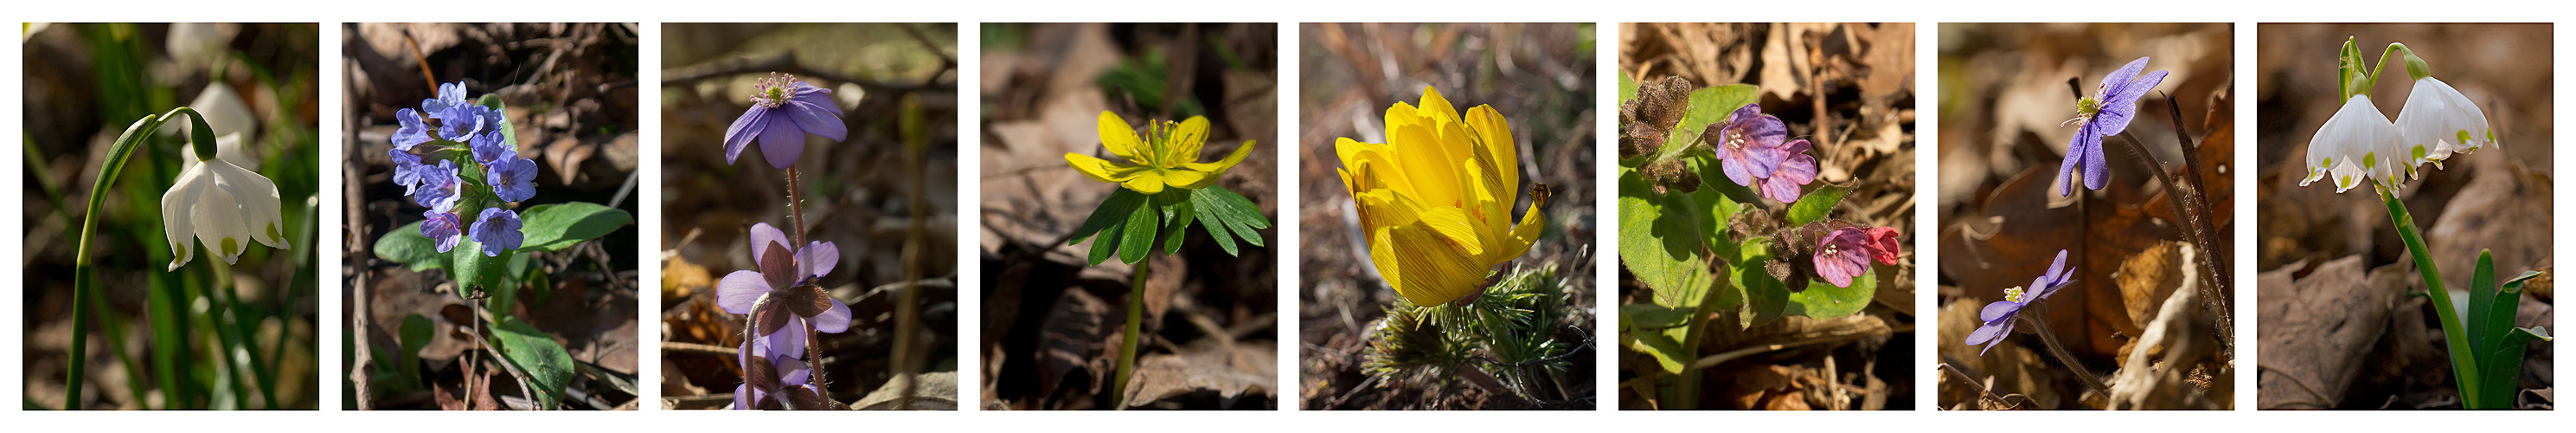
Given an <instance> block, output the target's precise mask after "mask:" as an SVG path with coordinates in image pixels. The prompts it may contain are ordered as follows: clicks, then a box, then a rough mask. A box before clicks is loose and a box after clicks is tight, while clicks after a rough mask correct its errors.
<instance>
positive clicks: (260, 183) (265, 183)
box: [161, 135, 293, 271]
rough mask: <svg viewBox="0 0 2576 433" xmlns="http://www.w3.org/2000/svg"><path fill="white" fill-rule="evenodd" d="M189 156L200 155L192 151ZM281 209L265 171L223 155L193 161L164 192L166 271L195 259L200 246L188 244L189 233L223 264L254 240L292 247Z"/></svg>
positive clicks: (281, 247) (274, 189) (162, 208)
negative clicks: (168, 261) (246, 165)
mask: <svg viewBox="0 0 2576 433" xmlns="http://www.w3.org/2000/svg"><path fill="white" fill-rule="evenodd" d="M235 137H238V135H236V136H235ZM236 147H238V146H236ZM218 153H221V151H218ZM188 157H189V158H195V157H196V155H195V154H194V153H193V152H190V153H189V156H188ZM281 209H282V208H281V205H280V204H279V201H278V197H277V184H276V183H273V182H270V181H269V180H268V177H266V176H260V175H259V173H257V172H252V171H250V170H247V169H243V168H242V167H241V166H239V165H234V164H233V163H232V162H231V161H226V160H225V158H222V157H217V158H214V159H206V160H201V161H198V162H197V163H195V164H191V165H189V166H188V169H187V171H184V172H181V173H179V180H178V182H176V183H173V184H172V185H170V192H167V193H162V194H161V224H162V226H163V227H162V233H163V236H164V237H166V238H168V240H169V241H170V256H171V259H170V268H169V269H168V270H171V271H176V270H179V267H180V266H185V265H187V264H188V262H189V261H190V260H192V259H195V258H196V249H195V248H190V247H189V245H188V239H189V238H191V237H193V238H196V240H197V241H198V242H201V243H204V244H205V245H206V251H207V252H210V253H213V254H214V255H215V257H218V258H222V259H224V264H234V263H236V262H238V261H239V260H240V259H241V254H242V251H243V250H244V249H246V248H248V247H249V246H250V245H249V242H250V241H254V240H255V241H259V243H262V244H267V245H268V246H269V247H273V248H277V249H281V250H283V249H293V248H292V247H290V246H289V245H287V242H286V236H285V235H284V233H285V230H286V228H285V225H284V224H285V223H284V219H285V218H283V216H282V214H283V212H282V211H281Z"/></svg>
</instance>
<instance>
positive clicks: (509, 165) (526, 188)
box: [483, 153, 537, 202]
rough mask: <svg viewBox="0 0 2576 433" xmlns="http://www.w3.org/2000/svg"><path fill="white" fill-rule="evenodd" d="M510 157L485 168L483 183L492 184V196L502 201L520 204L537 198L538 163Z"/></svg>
mask: <svg viewBox="0 0 2576 433" xmlns="http://www.w3.org/2000/svg"><path fill="white" fill-rule="evenodd" d="M510 155H511V156H510V157H507V158H504V159H501V160H499V161H493V163H492V165H486V166H483V182H484V183H488V184H492V195H495V196H499V197H500V198H501V201H506V202H519V201H525V200H527V199H528V198H529V197H536V196H537V162H536V161H531V160H528V159H527V158H519V157H517V155H518V154H517V153H512V154H510Z"/></svg>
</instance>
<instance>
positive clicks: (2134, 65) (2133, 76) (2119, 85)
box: [2094, 57, 2147, 102]
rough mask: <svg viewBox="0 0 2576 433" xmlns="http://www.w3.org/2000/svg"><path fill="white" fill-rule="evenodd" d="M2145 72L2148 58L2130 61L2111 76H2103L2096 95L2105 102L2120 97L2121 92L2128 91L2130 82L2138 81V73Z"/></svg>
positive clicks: (2112, 72)
mask: <svg viewBox="0 0 2576 433" xmlns="http://www.w3.org/2000/svg"><path fill="white" fill-rule="evenodd" d="M2145 70H2147V58H2146V57H2139V58H2138V59H2137V60H2130V61H2129V64H2126V65H2120V69H2118V70H2113V71H2111V75H2105V76H2103V77H2102V83H2101V84H2100V86H2101V88H2100V90H2098V91H2095V92H2094V94H2095V95H2096V96H2100V97H2101V99H2102V100H2103V101H2104V102H2109V101H2110V100H2111V99H2112V97H2115V96H2120V93H2119V92H2121V91H2124V90H2128V86H2127V84H2129V82H2130V81H2135V80H2137V79H2138V72H2139V71H2145Z"/></svg>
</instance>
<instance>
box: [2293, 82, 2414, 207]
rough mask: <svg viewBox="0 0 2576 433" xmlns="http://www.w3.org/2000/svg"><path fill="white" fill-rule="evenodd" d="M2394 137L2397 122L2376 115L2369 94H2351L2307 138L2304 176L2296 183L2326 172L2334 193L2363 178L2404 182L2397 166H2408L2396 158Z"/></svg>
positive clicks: (2391, 183) (2358, 183) (2398, 152)
mask: <svg viewBox="0 0 2576 433" xmlns="http://www.w3.org/2000/svg"><path fill="white" fill-rule="evenodd" d="M2397 136H2398V132H2397V125H2396V124H2393V123H2389V122H2388V116H2387V115H2383V114H2379V106H2377V105H2372V104H2371V103H2370V95H2353V97H2352V99H2348V100H2345V101H2344V102H2343V109H2341V110H2336V111H2335V115H2334V117H2333V118H2329V119H2326V124H2325V127H2322V128H2317V134H2316V136H2314V137H2312V138H2310V139H2309V140H2308V175H2307V177H2304V178H2301V179H2299V186H2307V185H2308V183H2310V182H2316V181H2317V179H2321V178H2325V177H2327V176H2329V175H2331V176H2333V177H2334V184H2335V192H2337V193H2341V192H2344V191H2347V190H2351V189H2352V188H2353V187H2356V186H2361V180H2362V179H2363V178H2365V177H2367V178H2370V179H2373V180H2375V181H2377V182H2379V184H2380V185H2382V186H2390V187H2394V186H2396V185H2398V184H2399V183H2402V182H2404V181H2405V179H2402V178H2399V177H2398V175H2399V174H2398V172H2399V171H2400V170H2401V167H2411V166H2408V165H2404V164H2405V162H2404V161H2405V159H2403V158H2400V157H2399V155H2404V153H2403V151H2401V150H2400V149H2399V148H2398V146H2397V142H2398V137H2397ZM2405 171H2408V172H2412V171H2413V170H2412V169H2405Z"/></svg>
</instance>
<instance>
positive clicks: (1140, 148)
mask: <svg viewBox="0 0 2576 433" xmlns="http://www.w3.org/2000/svg"><path fill="white" fill-rule="evenodd" d="M1207 134H1208V120H1207V118H1206V117H1200V116H1190V118H1189V119H1188V120H1182V121H1181V122H1179V123H1173V122H1163V123H1161V124H1150V123H1149V124H1148V125H1147V126H1146V129H1145V136H1146V137H1145V138H1139V137H1137V135H1136V129H1135V128H1130V127H1128V126H1127V119H1124V118H1120V117H1118V113H1111V112H1107V111H1102V112H1100V145H1101V146H1102V147H1107V148H1109V153H1110V154H1113V155H1118V158H1120V159H1125V160H1127V161H1126V162H1118V161H1109V160H1104V159H1100V158H1096V157H1092V156H1091V155H1084V154H1079V153H1067V154H1064V162H1066V163H1069V164H1072V165H1073V169H1074V171H1080V172H1082V174H1083V175H1085V176H1091V178H1092V179H1095V180H1099V181H1101V182H1109V183H1115V184H1119V186H1124V187H1126V188H1127V189H1131V190H1135V191H1136V192H1140V193H1145V194H1147V195H1152V194H1155V193H1160V192H1163V188H1164V187H1172V188H1181V189H1199V188H1206V187H1207V186H1208V185H1214V184H1216V179H1217V178H1218V177H1223V176H1225V171H1226V170H1228V169H1232V168H1234V165H1235V164H1241V163H1243V157H1244V156H1245V155H1250V154H1252V140H1244V141H1243V146H1240V147H1236V148H1234V153H1232V154H1227V155H1226V156H1225V159H1222V160H1218V161H1217V162H1212V163H1210V162H1198V160H1199V148H1200V147H1201V145H1202V144H1204V143H1206V142H1207Z"/></svg>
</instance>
